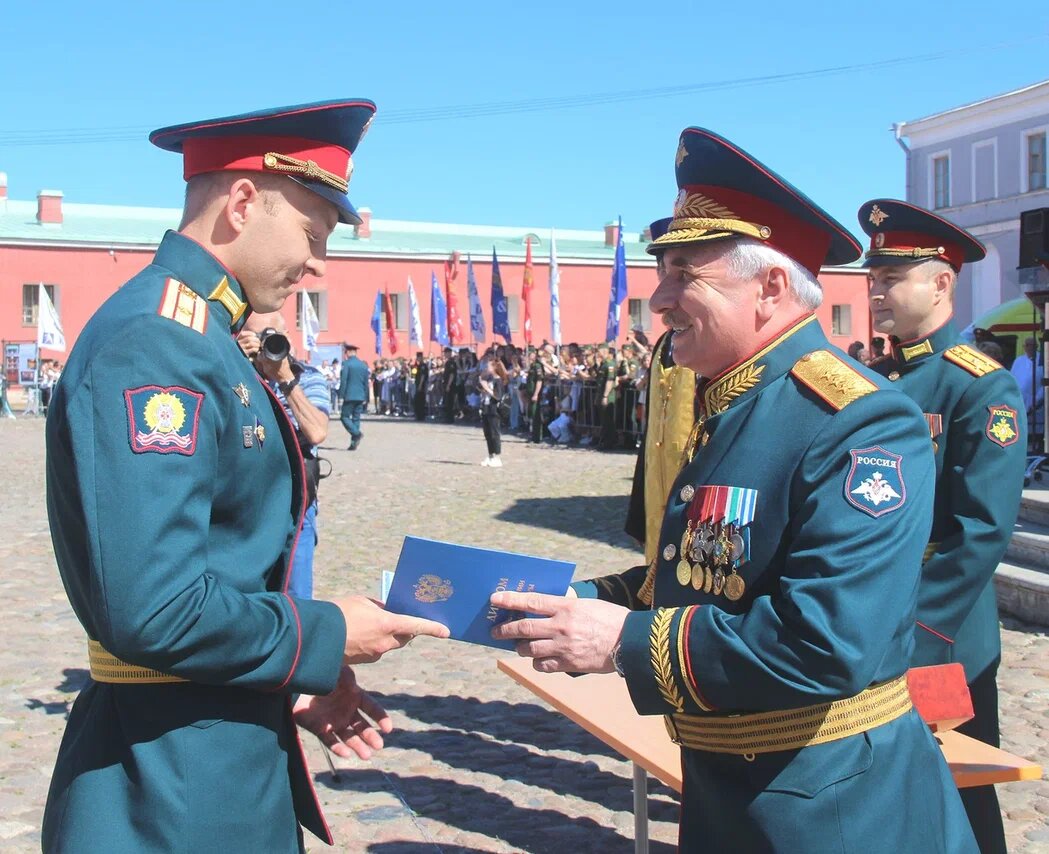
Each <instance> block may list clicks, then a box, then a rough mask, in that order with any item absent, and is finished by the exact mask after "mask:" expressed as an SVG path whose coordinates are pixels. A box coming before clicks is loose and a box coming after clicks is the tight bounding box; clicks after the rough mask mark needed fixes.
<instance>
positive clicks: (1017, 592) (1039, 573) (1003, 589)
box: [994, 561, 1049, 626]
mask: <svg viewBox="0 0 1049 854" xmlns="http://www.w3.org/2000/svg"><path fill="white" fill-rule="evenodd" d="M994 588H995V593H996V595H997V598H998V609H999V610H1000V611H1001V612H1002V613H1005V614H1010V615H1011V616H1013V617H1018V618H1020V619H1021V620H1025V621H1027V622H1029V623H1035V624H1036V625H1039V626H1049V571H1047V570H1045V569H1041V568H1038V567H1034V566H1030V565H1026V566H1025V565H1024V564H1023V563H1021V562H1012V561H1002V563H1000V564H999V565H998V569H997V570H996V571H995V573H994Z"/></svg>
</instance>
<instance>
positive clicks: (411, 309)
mask: <svg viewBox="0 0 1049 854" xmlns="http://www.w3.org/2000/svg"><path fill="white" fill-rule="evenodd" d="M408 315H409V317H408V346H409V347H411V346H412V345H413V344H414V345H415V346H416V347H420V348H421V347H422V345H423V322H422V319H421V318H420V316H419V300H418V299H417V298H416V296H415V285H414V284H412V277H411V276H409V277H408Z"/></svg>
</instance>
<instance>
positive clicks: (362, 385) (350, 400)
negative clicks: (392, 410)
mask: <svg viewBox="0 0 1049 854" xmlns="http://www.w3.org/2000/svg"><path fill="white" fill-rule="evenodd" d="M368 376H369V371H368V366H367V365H366V364H365V363H364V362H363V361H361V360H360V359H358V358H357V345H356V344H343V345H342V368H341V369H340V370H339V397H341V398H342V412H340V413H339V420H340V421H342V426H343V427H345V428H346V432H347V433H349V434H350V447H349V450H351V451H356V450H357V446H358V445H360V443H361V439H363V438H364V432H363V431H362V430H361V413H362V412H363V411H364V410H365V408H366V407H367V406H368V387H369V382H368ZM375 402H376V405H378V395H376V401H375Z"/></svg>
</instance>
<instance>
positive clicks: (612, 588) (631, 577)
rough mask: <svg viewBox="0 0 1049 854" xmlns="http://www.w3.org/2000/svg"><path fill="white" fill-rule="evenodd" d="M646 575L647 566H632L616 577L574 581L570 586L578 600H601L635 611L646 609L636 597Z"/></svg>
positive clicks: (644, 604) (606, 576) (646, 606)
mask: <svg viewBox="0 0 1049 854" xmlns="http://www.w3.org/2000/svg"><path fill="white" fill-rule="evenodd" d="M647 575H648V567H647V566H632V567H631V568H630V569H628V570H626V571H625V572H621V573H619V574H618V575H603V576H601V577H600V578H591V579H589V580H587V581H576V582H574V583H573V584H572V589H573V590H574V591H575V592H576V596H578V597H579V598H580V599H603V600H604V601H605V602H612V603H614V604H616V605H622V606H623V607H624V608H630V610H632V611H636V610H640V609H643V608H648V605H647V604H646V603H645V602H643V601H642V600H641V599H640V598H639V596H638V594H639V592H640V590H641V588H642V586H643V585H644V583H645V578H646V576H647Z"/></svg>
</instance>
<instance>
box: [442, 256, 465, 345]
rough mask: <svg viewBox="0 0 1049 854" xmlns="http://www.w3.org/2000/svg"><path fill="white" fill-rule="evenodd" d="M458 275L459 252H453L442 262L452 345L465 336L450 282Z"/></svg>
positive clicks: (459, 342)
mask: <svg viewBox="0 0 1049 854" xmlns="http://www.w3.org/2000/svg"><path fill="white" fill-rule="evenodd" d="M458 275H459V253H458V252H453V253H452V257H451V258H449V259H448V260H447V261H445V262H444V293H445V301H446V302H447V303H448V340H449V341H450V342H451V344H452V345H453V346H455V345H457V344H461V343H462V342H463V339H464V337H465V335H464V333H463V321H462V319H461V318H460V317H459V300H458V298H457V297H456V295H455V290H454V289H453V288H452V282H454V281H455V277H456V276H458Z"/></svg>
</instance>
